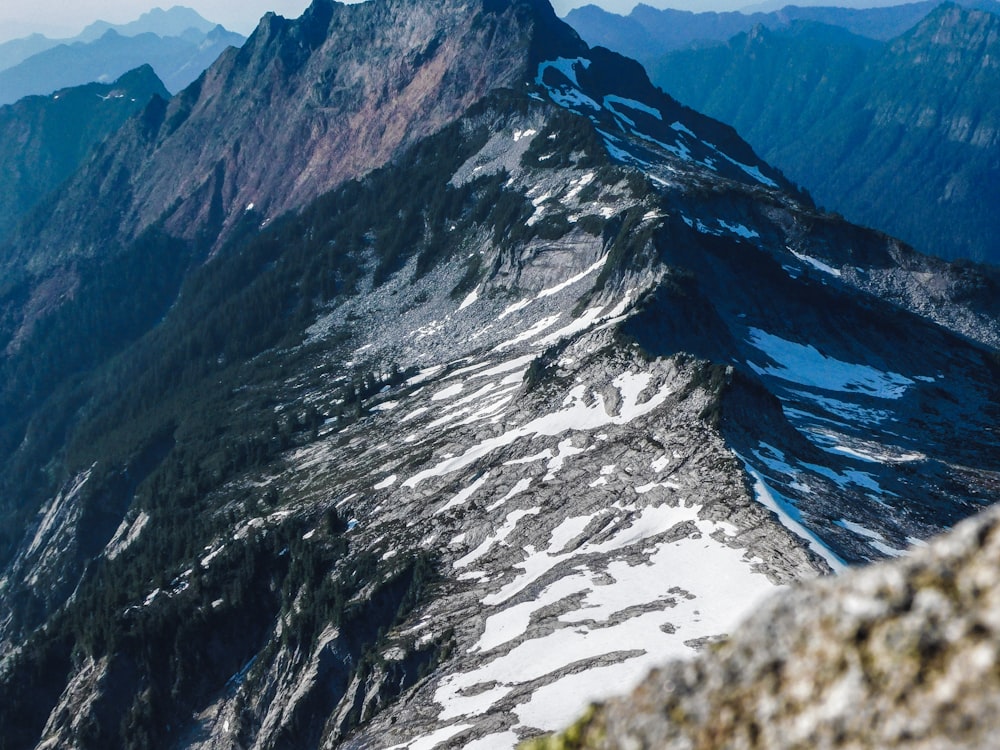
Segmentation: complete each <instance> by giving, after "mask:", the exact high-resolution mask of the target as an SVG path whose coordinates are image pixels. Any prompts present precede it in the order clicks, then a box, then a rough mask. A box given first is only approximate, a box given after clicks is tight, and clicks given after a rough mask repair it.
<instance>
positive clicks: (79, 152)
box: [0, 65, 170, 237]
mask: <svg viewBox="0 0 1000 750" xmlns="http://www.w3.org/2000/svg"><path fill="white" fill-rule="evenodd" d="M154 96H158V97H161V98H162V99H169V98H170V94H169V93H168V92H167V90H166V89H165V88H164V87H163V83H162V82H161V81H160V79H159V78H157V77H156V73H154V72H153V69H152V68H151V67H149V66H148V65H144V66H142V67H140V68H136V69H135V70H132V71H129V72H128V73H126V74H125V75H123V76H122V77H121V78H119V79H118V80H117V81H114V82H112V83H109V84H102V83H89V84H86V85H84V86H77V87H74V88H68V89H60V90H59V91H57V92H55V93H54V94H52V95H51V96H29V97H25V98H24V99H21V100H20V101H18V102H17V103H15V104H11V105H7V106H3V107H0V132H2V133H3V137H2V138H0V165H2V166H0V193H2V194H3V195H4V196H5V197H6V198H5V200H4V201H3V202H2V203H0V237H2V236H4V235H5V234H6V233H7V232H9V231H11V230H12V229H13V228H14V226H16V224H17V222H18V220H19V219H21V218H23V217H24V216H25V215H26V214H27V213H29V212H30V211H31V209H32V208H34V207H35V206H36V205H37V204H38V203H39V201H41V200H42V199H43V198H44V197H45V196H46V195H48V194H49V193H51V192H52V191H53V190H55V189H56V188H57V187H58V186H59V185H60V184H62V182H63V181H65V180H66V179H67V178H69V177H70V176H72V174H73V173H74V172H76V170H77V169H78V168H79V167H80V165H81V164H82V163H83V161H84V160H85V159H86V157H87V156H88V155H89V153H90V151H91V149H93V148H94V146H95V145H97V144H98V143H100V142H101V141H103V140H104V139H105V138H107V137H108V136H109V135H111V134H112V133H113V132H115V131H116V130H117V129H118V128H119V127H121V126H122V124H123V123H124V122H125V121H126V120H127V119H128V118H129V117H131V116H132V115H134V114H136V113H137V112H139V111H140V110H142V109H145V107H146V105H147V104H149V102H150V100H151V99H152V98H153V97H154Z"/></svg>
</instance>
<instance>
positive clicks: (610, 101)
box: [604, 94, 663, 125]
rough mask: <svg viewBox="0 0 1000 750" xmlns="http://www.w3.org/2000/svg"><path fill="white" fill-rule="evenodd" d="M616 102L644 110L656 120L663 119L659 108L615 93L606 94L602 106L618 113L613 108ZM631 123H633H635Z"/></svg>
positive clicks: (639, 110) (630, 107)
mask: <svg viewBox="0 0 1000 750" xmlns="http://www.w3.org/2000/svg"><path fill="white" fill-rule="evenodd" d="M616 104H617V105H619V106H623V107H628V108H629V109H631V110H635V111H636V112H645V113H646V114H647V115H651V116H653V117H655V118H656V119H657V120H660V121H662V120H663V115H662V114H661V113H660V110H658V109H656V108H655V107H651V106H649V105H648V104H644V103H643V102H639V101H636V100H635V99H627V98H626V97H624V96H617V95H615V94H608V95H607V96H606V97H604V106H605V107H606V108H607V109H609V110H611V111H612V112H613V113H614V114H617V115H620V114H621V113H620V112H618V111H617V110H616V109H615V105H616ZM632 124H633V125H634V124H635V123H632Z"/></svg>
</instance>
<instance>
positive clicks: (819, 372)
mask: <svg viewBox="0 0 1000 750" xmlns="http://www.w3.org/2000/svg"><path fill="white" fill-rule="evenodd" d="M749 341H750V343H751V344H753V346H754V347H756V348H757V349H759V350H760V351H761V352H763V353H764V354H765V355H767V356H768V357H769V358H770V359H772V360H774V361H775V362H777V363H778V365H777V367H775V366H771V365H768V366H767V367H761V366H759V365H756V364H754V363H753V362H748V363H747V364H748V365H749V366H750V367H751V368H752V369H753V370H754V372H756V373H757V374H758V375H771V376H773V377H776V378H780V379H781V380H785V381H788V382H792V383H798V384H800V385H807V386H812V387H814V388H820V389H822V390H826V391H843V392H848V393H850V392H863V393H866V394H868V395H871V396H875V397H877V398H884V399H897V398H902V396H903V395H904V394H905V393H906V390H907V388H909V387H910V386H911V385H914V384H915V383H914V381H913V380H911V379H910V378H908V377H905V376H903V375H900V374H899V373H895V372H883V371H882V370H876V369H875V368H874V367H869V366H868V365H856V364H851V363H849V362H843V361H841V360H839V359H834V358H833V357H827V356H825V355H823V354H821V353H820V352H819V351H818V350H817V349H816V348H815V347H814V346H812V345H811V344H799V343H796V342H794V341H788V340H787V339H783V338H781V337H779V336H774V335H772V334H770V333H767V332H766V331H762V330H760V329H759V328H751V329H750V339H749Z"/></svg>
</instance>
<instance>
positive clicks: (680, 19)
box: [566, 0, 1000, 62]
mask: <svg viewBox="0 0 1000 750" xmlns="http://www.w3.org/2000/svg"><path fill="white" fill-rule="evenodd" d="M938 4H939V3H938V0H926V1H925V2H916V3H905V4H900V5H893V6H890V7H882V8H842V7H828V6H807V7H803V6H797V5H786V6H784V7H782V8H781V9H779V10H773V11H770V12H761V11H758V12H753V13H743V12H735V11H733V12H727V13H716V12H704V13H694V12H691V11H682V10H673V9H670V8H664V9H660V8H653V7H650V6H648V5H644V4H642V3H640V4H639V5H637V6H636V7H635V8H634V9H633V10H632V12H631V13H630V14H629V15H628V16H622V15H618V14H615V13H609V12H608V11H606V10H604V9H602V8H600V7H598V6H596V5H585V6H583V7H580V8H575V9H573V10H572V11H570V12H569V13H568V14H567V16H566V21H567V22H568V23H569V24H570V25H572V26H573V28H575V29H576V30H577V32H579V34H580V36H582V37H583V38H584V39H585V40H586V41H587V43H588V44H593V45H601V46H603V47H608V48H609V49H613V50H616V51H617V52H620V53H622V54H624V55H628V56H630V57H634V58H635V59H637V60H639V61H640V62H648V61H649V60H651V59H652V58H654V57H656V56H658V55H662V54H665V53H666V52H669V51H673V50H678V49H684V48H685V47H692V46H706V45H712V44H718V43H722V42H725V41H726V40H728V39H729V38H731V37H732V36H734V35H736V34H739V33H741V32H747V31H750V29H752V28H753V27H754V26H758V25H760V26H765V27H767V28H771V29H779V28H784V27H787V26H788V25H789V24H791V23H793V22H795V21H817V22H820V23H825V24H829V25H832V26H839V27H841V28H843V29H846V30H848V31H850V32H852V33H854V34H858V35H861V36H866V37H870V38H872V39H880V40H888V39H891V38H893V37H896V36H898V35H900V34H902V33H903V32H904V31H907V30H908V29H910V28H912V27H913V26H915V25H916V24H917V23H918V22H919V21H920V20H921V19H922V18H924V17H926V16H927V14H928V13H930V12H931V11H932V10H933V9H934V8H935V7H937V5H938ZM961 4H962V5H963V6H966V7H971V8H981V9H985V10H992V11H996V10H997V9H1000V3H998V2H997V1H996V0H968V2H962V3H961Z"/></svg>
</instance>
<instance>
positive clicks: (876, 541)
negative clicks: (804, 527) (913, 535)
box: [836, 518, 906, 557]
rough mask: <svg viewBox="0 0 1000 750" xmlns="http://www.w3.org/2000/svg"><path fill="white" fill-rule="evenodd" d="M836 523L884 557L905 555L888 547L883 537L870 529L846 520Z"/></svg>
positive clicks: (899, 550) (901, 551) (904, 552)
mask: <svg viewBox="0 0 1000 750" xmlns="http://www.w3.org/2000/svg"><path fill="white" fill-rule="evenodd" d="M836 523H837V525H838V526H840V527H841V528H842V529H847V530H848V531H850V532H851V533H852V534H857V535H858V536H861V537H864V538H865V540H866V541H867V542H868V544H869V545H870V546H871V547H874V548H875V549H877V550H878V551H879V552H881V553H882V554H884V555H888V556H889V557H902V556H903V555H905V554H906V550H902V549H896V548H895V547H890V546H889V544H888V543H887V542H886V539H885V537H884V536H882V535H881V534H879V533H878V532H877V531H872V530H871V529H869V528H867V527H865V526H862V525H861V524H859V523H853V522H851V521H848V520H847V519H846V518H842V519H840V520H839V521H837V522H836Z"/></svg>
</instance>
